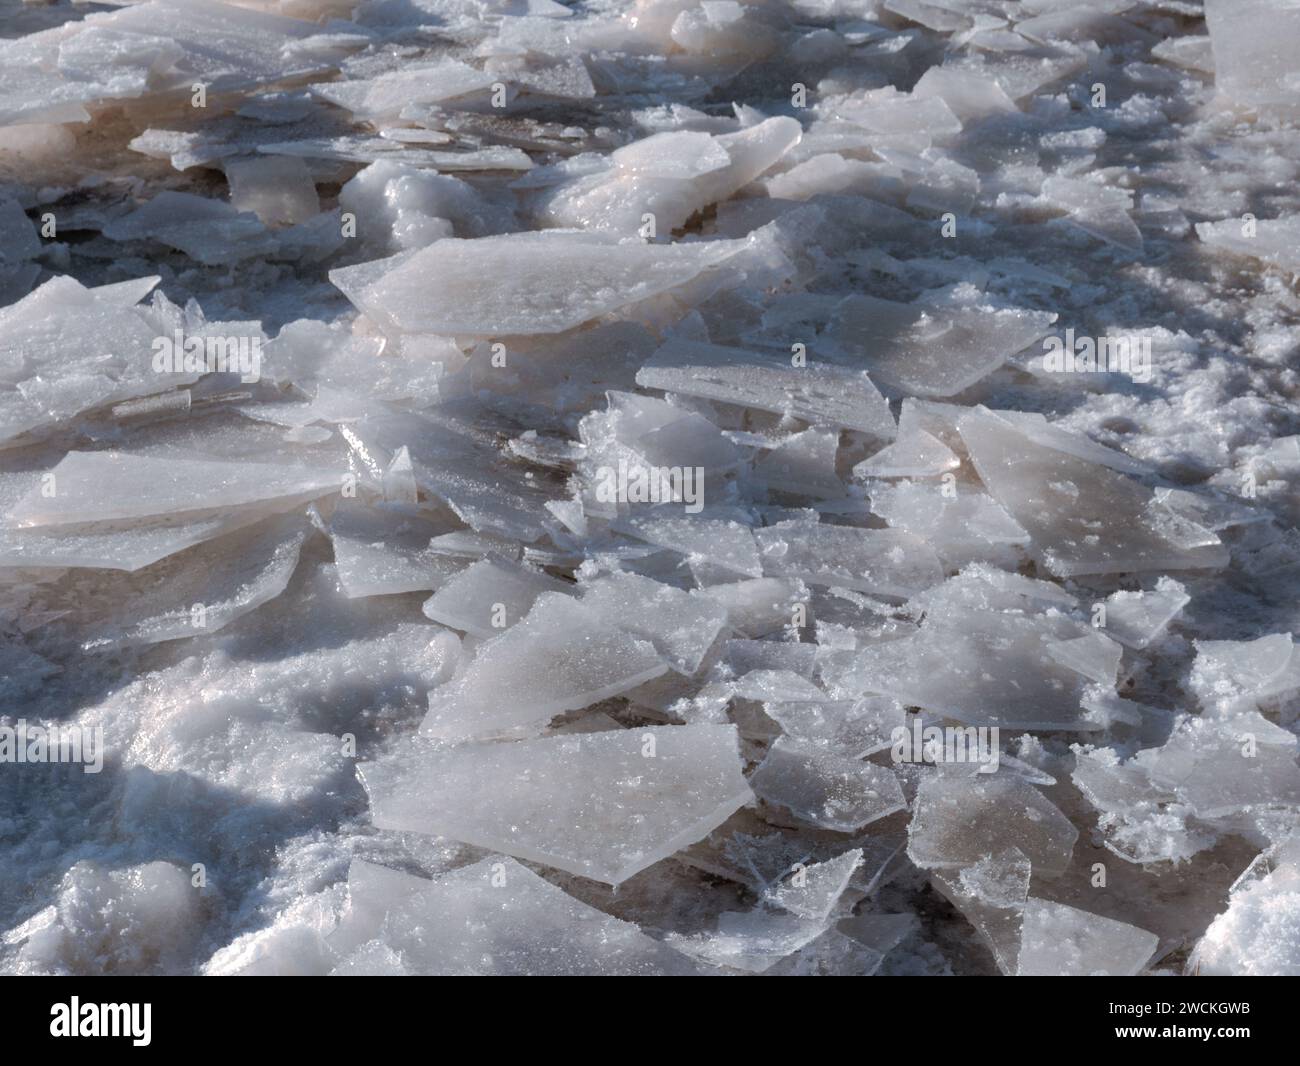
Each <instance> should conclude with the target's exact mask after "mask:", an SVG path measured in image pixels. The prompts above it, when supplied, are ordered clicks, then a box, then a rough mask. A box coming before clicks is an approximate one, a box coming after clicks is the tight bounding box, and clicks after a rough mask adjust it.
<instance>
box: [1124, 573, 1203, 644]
mask: <svg viewBox="0 0 1300 1066" xmlns="http://www.w3.org/2000/svg"><path fill="white" fill-rule="evenodd" d="M1191 599H1192V598H1191V597H1190V596H1189V595H1187V590H1186V589H1185V588H1184V587H1183V586H1182V585H1181V584H1179V583H1178V582H1177V581H1175V580H1174V579H1173V578H1171V577H1161V578H1160V579H1159V580H1158V581H1157V582H1156V586H1155V588H1153V589H1149V590H1147V591H1145V592H1124V591H1122V590H1121V591H1119V592H1113V593H1111V594H1110V595H1109V596H1108V597H1107V598H1106V628H1105V632H1106V635H1107V636H1108V637H1112V638H1113V639H1115V640H1118V641H1119V642H1120V643H1121V644H1123V645H1124V646H1125V647H1126V648H1145V647H1146V646H1147V645H1148V644H1150V643H1151V642H1152V641H1153V640H1155V639H1156V638H1157V637H1159V636H1160V634H1161V633H1163V632H1164V631H1165V628H1166V627H1167V626H1168V625H1169V623H1170V622H1172V621H1173V620H1174V619H1175V618H1177V617H1178V614H1179V612H1180V611H1182V609H1183V608H1184V607H1186V606H1187V604H1188V603H1190V602H1191Z"/></svg>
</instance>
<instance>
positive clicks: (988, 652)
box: [824, 576, 1119, 730]
mask: <svg viewBox="0 0 1300 1066" xmlns="http://www.w3.org/2000/svg"><path fill="white" fill-rule="evenodd" d="M1021 580H1023V579H1021ZM1001 595H1002V594H1000V593H999V592H998V591H997V590H996V588H995V587H994V586H990V585H987V584H985V583H984V582H982V581H968V579H966V578H965V577H963V576H959V577H955V578H950V579H949V580H948V581H947V582H945V584H943V585H941V586H939V587H938V588H936V589H934V590H933V591H932V592H931V593H930V594H927V597H926V599H925V600H923V601H922V602H920V603H918V604H917V606H922V607H924V610H925V618H924V621H923V623H922V625H921V628H920V629H919V630H918V631H917V632H916V633H915V634H913V635H912V636H907V637H904V638H902V639H901V640H891V641H888V642H886V643H881V644H869V645H867V646H865V647H863V648H860V649H858V652H857V654H856V655H855V656H854V657H853V658H852V660H851V661H849V662H847V663H845V664H844V665H843V666H842V667H841V668H838V669H834V670H831V669H830V668H829V667H828V669H827V671H825V672H824V677H825V679H826V681H827V684H828V686H829V687H830V688H831V690H832V691H833V692H834V693H835V694H836V695H838V696H841V697H851V696H856V695H860V694H861V693H863V692H875V693H879V694H881V695H884V696H889V697H892V698H893V699H896V700H899V701H901V702H902V703H904V704H907V705H909V706H916V707H923V708H924V709H926V710H928V711H932V712H934V713H936V714H943V715H945V716H947V717H951V718H956V719H957V720H958V721H961V722H967V723H970V724H971V725H983V726H998V727H1000V728H1014V729H1085V730H1086V729H1095V728H1098V727H1099V726H1098V723H1097V722H1096V721H1095V720H1094V718H1095V716H1093V715H1091V714H1090V713H1089V712H1088V711H1087V710H1086V709H1085V708H1084V707H1083V705H1082V700H1083V697H1084V695H1085V694H1086V692H1087V690H1088V686H1089V685H1090V684H1092V683H1094V682H1095V680H1096V678H1095V676H1090V673H1089V671H1091V669H1092V664H1093V662H1094V659H1095V656H1084V657H1082V658H1080V656H1079V655H1078V653H1076V654H1075V655H1073V656H1071V655H1070V654H1068V648H1069V642H1070V641H1072V640H1076V639H1087V640H1089V641H1102V642H1103V643H1102V644H1101V645H1099V647H1101V648H1104V646H1105V645H1107V644H1108V645H1110V647H1111V648H1112V649H1114V651H1113V653H1112V654H1113V658H1115V659H1117V658H1118V652H1119V646H1118V645H1117V644H1114V643H1113V642H1111V641H1105V639H1104V638H1099V637H1098V636H1097V634H1096V631H1095V630H1093V629H1092V628H1091V627H1089V626H1087V625H1085V624H1084V623H1082V622H1078V621H1075V620H1073V619H1071V618H1068V617H1066V616H1064V615H1062V614H1060V613H1059V612H1058V611H1056V610H1050V609H1049V610H1041V609H1038V610H1029V609H1027V608H1029V607H1030V604H1029V603H1027V602H1026V601H1024V600H1022V599H1021V598H1020V597H1019V596H1017V595H1014V594H1012V595H1011V596H1010V602H1006V601H1003V602H1001V603H999V602H998V600H999V598H1000V596H1001ZM1062 645H1065V647H1062ZM1089 649H1090V650H1095V649H1093V646H1092V644H1090V645H1089Z"/></svg>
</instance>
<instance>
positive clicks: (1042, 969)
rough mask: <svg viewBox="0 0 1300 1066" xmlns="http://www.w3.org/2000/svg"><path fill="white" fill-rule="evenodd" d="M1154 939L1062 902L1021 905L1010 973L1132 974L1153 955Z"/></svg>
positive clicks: (1132, 928)
mask: <svg viewBox="0 0 1300 1066" xmlns="http://www.w3.org/2000/svg"><path fill="white" fill-rule="evenodd" d="M1158 943H1159V937H1157V936H1156V935H1155V934H1154V933H1148V932H1147V931H1146V930H1145V929H1139V928H1137V927H1136V926H1133V925H1129V924H1128V923H1127V922H1117V921H1115V920H1114V919H1113V918H1103V917H1102V916H1101V915H1100V914H1089V913H1087V912H1085V911H1081V910H1078V909H1076V908H1074V907H1068V906H1066V905H1065V904H1064V903H1052V902H1050V901H1048V900H1044V899H1030V900H1029V901H1028V902H1027V903H1026V904H1025V914H1024V921H1023V923H1022V925H1021V933H1020V956H1019V962H1018V964H1017V969H1016V972H1017V974H1019V975H1020V976H1021V977H1089V976H1092V977H1096V976H1103V977H1133V976H1135V975H1136V974H1139V973H1141V972H1142V970H1143V969H1144V968H1145V967H1146V965H1147V963H1148V962H1150V961H1151V956H1152V955H1153V954H1154V953H1155V950H1156V945H1157V944H1158Z"/></svg>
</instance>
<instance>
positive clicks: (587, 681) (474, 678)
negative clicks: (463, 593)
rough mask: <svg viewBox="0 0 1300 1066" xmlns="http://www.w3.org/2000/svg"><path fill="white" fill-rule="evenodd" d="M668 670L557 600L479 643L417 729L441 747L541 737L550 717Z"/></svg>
mask: <svg viewBox="0 0 1300 1066" xmlns="http://www.w3.org/2000/svg"><path fill="white" fill-rule="evenodd" d="M667 670H668V664H667V663H666V662H664V660H663V659H662V658H660V656H659V654H658V652H656V651H655V648H654V645H652V644H650V643H649V642H648V641H645V640H638V639H636V638H635V637H633V636H631V635H630V634H628V633H626V632H624V631H622V630H620V629H613V628H611V627H610V625H609V622H608V620H607V619H605V618H604V617H602V616H601V615H600V614H599V613H597V612H596V611H593V610H590V609H589V608H587V607H585V606H583V605H582V604H581V603H579V602H577V601H576V600H574V599H572V598H571V597H570V596H568V595H565V594H563V593H556V592H547V593H543V594H542V595H541V596H540V597H538V599H537V601H536V602H535V603H534V604H533V609H532V610H531V611H529V612H528V616H527V617H526V618H525V619H524V620H523V621H522V622H519V623H518V624H516V625H514V626H512V627H510V629H508V630H506V632H504V633H502V634H501V635H500V636H499V637H496V638H495V639H493V640H491V641H489V642H488V643H487V644H484V645H483V646H482V647H481V648H480V649H479V652H478V655H476V656H475V658H474V661H473V662H472V663H470V665H469V667H468V668H467V669H466V670H465V671H464V673H462V674H460V675H458V676H457V677H456V678H455V680H453V681H450V682H448V683H447V684H446V685H443V686H442V687H440V688H436V689H434V690H433V691H432V692H431V693H429V713H428V714H427V715H425V718H424V722H423V724H422V725H421V726H420V729H421V731H422V732H423V733H424V734H426V735H427V736H430V737H436V738H438V739H442V740H468V739H472V738H486V737H500V736H519V735H521V734H525V733H527V732H529V731H533V732H539V731H540V728H541V727H542V726H544V725H545V724H546V723H547V722H548V721H549V720H550V719H551V718H553V717H554V716H555V715H557V714H561V713H563V712H564V711H576V710H578V709H580V708H582V707H588V706H590V705H591V704H593V703H599V702H600V701H601V700H604V699H608V698H609V697H610V696H617V695H618V694H619V693H622V692H626V691H627V690H628V689H632V688H635V687H636V686H637V685H640V684H643V683H645V682H646V681H649V680H650V679H651V678H655V677H658V676H659V675H660V674H662V673H664V672H666V671H667Z"/></svg>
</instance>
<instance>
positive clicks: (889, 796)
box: [750, 737, 907, 833]
mask: <svg viewBox="0 0 1300 1066" xmlns="http://www.w3.org/2000/svg"><path fill="white" fill-rule="evenodd" d="M750 784H751V785H752V786H753V788H754V793H755V794H756V795H757V796H758V797H759V798H760V799H763V800H766V801H767V802H768V803H774V804H776V805H777V806H778V807H783V808H785V809H786V810H788V811H789V812H790V813H791V814H793V815H794V816H795V817H796V818H797V819H799V820H800V821H802V822H806V823H808V824H809V825H815V826H817V827H819V828H821V829H834V830H838V831H839V832H842V833H848V832H852V831H853V830H855V829H861V828H862V827H863V826H864V825H867V824H869V823H871V822H874V821H876V820H877V819H878V818H884V817H885V816H886V815H888V814H893V813H894V812H895V811H901V810H903V809H904V808H905V807H906V806H907V802H906V800H905V799H904V798H903V790H902V788H901V786H900V785H899V783H898V778H897V777H895V776H894V773H893V771H892V770H889V769H886V768H885V767H883V766H877V765H876V764H875V763H870V762H861V761H859V760H857V759H850V758H847V757H845V756H843V755H836V754H833V753H831V752H827V751H825V750H822V749H820V748H815V747H804V746H801V745H799V744H796V743H794V742H792V741H790V740H788V739H787V738H785V737H781V738H779V739H778V740H777V742H776V743H775V744H773V745H772V749H771V750H770V751H769V752H768V753H767V757H766V758H765V759H764V760H763V762H762V764H761V765H760V766H759V768H758V769H757V770H755V771H754V776H753V777H752V778H751V779H750Z"/></svg>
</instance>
